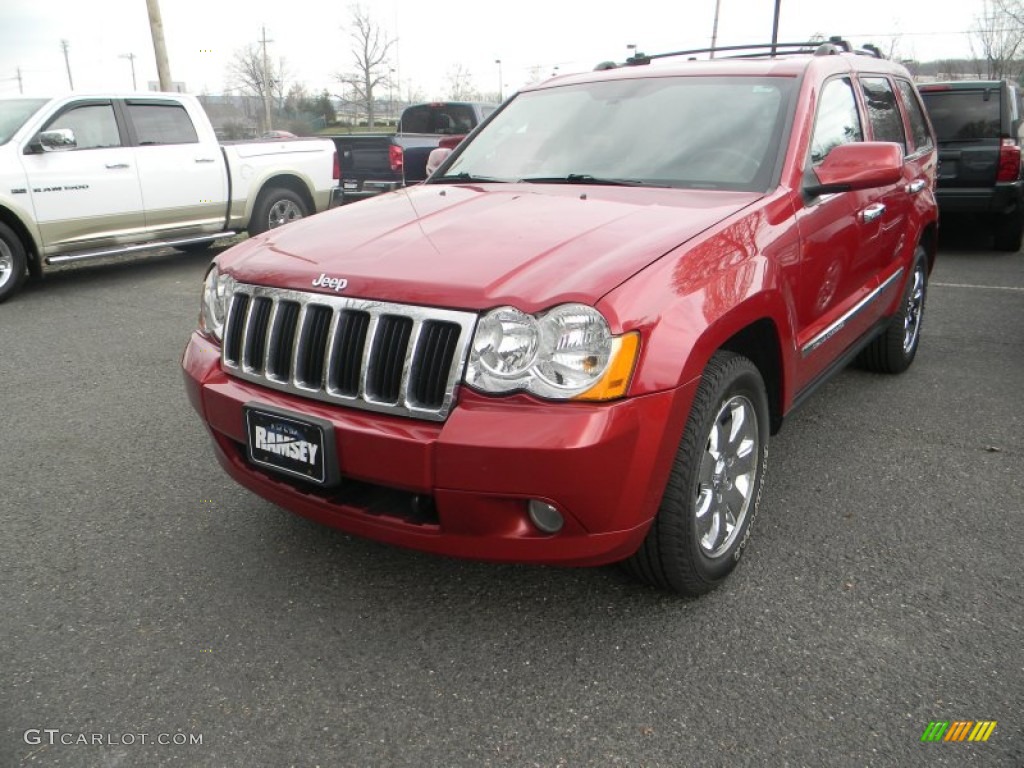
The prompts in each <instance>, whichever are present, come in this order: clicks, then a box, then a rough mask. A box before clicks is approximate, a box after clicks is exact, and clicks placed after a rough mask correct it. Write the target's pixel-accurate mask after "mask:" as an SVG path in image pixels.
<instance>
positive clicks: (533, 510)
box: [527, 499, 565, 533]
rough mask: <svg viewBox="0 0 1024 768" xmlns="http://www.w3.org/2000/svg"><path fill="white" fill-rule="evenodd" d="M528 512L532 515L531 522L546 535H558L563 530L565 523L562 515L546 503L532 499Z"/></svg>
mask: <svg viewBox="0 0 1024 768" xmlns="http://www.w3.org/2000/svg"><path fill="white" fill-rule="evenodd" d="M527 510H528V511H529V513H530V520H531V521H533V524H534V525H535V526H537V527H538V528H539V529H540V530H542V531H544V533H558V532H559V531H560V530H562V525H563V523H564V522H565V521H564V520H563V519H562V513H561V512H559V511H558V510H557V509H556V508H555V507H553V506H552V505H550V504H548V503H547V502H546V501H538V500H537V499H530V503H529V504H528V505H527Z"/></svg>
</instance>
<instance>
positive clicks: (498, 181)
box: [430, 171, 509, 184]
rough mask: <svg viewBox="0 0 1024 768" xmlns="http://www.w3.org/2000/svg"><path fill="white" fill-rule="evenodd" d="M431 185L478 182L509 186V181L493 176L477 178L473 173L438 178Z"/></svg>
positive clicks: (453, 174) (432, 180)
mask: <svg viewBox="0 0 1024 768" xmlns="http://www.w3.org/2000/svg"><path fill="white" fill-rule="evenodd" d="M430 181H431V183H437V182H439V181H442V182H443V181H470V182H472V181H476V182H481V183H482V182H488V183H493V184H507V183H508V182H509V179H496V178H494V177H493V176H475V175H473V174H472V173H466V172H465V171H463V172H462V173H452V174H449V175H445V176H438V177H436V178H433V179H431V180H430Z"/></svg>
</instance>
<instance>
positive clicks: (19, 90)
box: [18, 67, 25, 93]
mask: <svg viewBox="0 0 1024 768" xmlns="http://www.w3.org/2000/svg"><path fill="white" fill-rule="evenodd" d="M18 93H25V89H24V88H23V87H22V85H21V67H18Z"/></svg>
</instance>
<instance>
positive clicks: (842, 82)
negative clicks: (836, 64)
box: [811, 77, 864, 165]
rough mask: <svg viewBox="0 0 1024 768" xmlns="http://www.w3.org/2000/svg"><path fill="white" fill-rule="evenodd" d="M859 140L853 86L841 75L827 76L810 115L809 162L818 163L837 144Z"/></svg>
mask: <svg viewBox="0 0 1024 768" xmlns="http://www.w3.org/2000/svg"><path fill="white" fill-rule="evenodd" d="M863 140H864V131H863V130H862V129H861V125H860V116H859V115H858V114H857V99H856V98H854V95H853V86H852V85H851V84H850V81H849V80H848V79H847V78H845V77H844V78H840V79H838V80H829V81H828V82H827V83H825V87H824V88H823V89H822V91H821V103H820V104H819V105H818V114H817V115H816V116H815V118H814V136H813V137H812V139H811V162H812V163H813V164H814V165H819V164H820V163H821V162H822V161H823V160H824V159H825V158H826V157H828V153H829V152H831V151H832V150H833V149H835V148H836V147H838V146H839V145H840V144H849V143H850V142H852V141H863Z"/></svg>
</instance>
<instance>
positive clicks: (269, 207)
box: [249, 187, 309, 235]
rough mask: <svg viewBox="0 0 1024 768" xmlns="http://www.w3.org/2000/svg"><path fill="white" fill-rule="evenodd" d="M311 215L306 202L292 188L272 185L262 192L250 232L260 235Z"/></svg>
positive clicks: (254, 210) (254, 209) (251, 220)
mask: <svg viewBox="0 0 1024 768" xmlns="http://www.w3.org/2000/svg"><path fill="white" fill-rule="evenodd" d="M308 215H309V209H308V208H306V203H305V202H304V201H303V200H302V198H301V197H299V196H298V195H297V194H295V193H294V192H292V191H291V190H290V189H284V188H283V187H270V188H269V189H265V190H263V191H262V192H260V196H259V199H258V200H257V201H256V206H255V207H254V208H253V211H252V219H250V221H249V234H250V235H259V234H261V233H263V232H266V231H267V230H268V229H275V228H277V227H280V226H283V225H285V224H287V223H289V222H291V221H295V220H297V219H301V218H304V217H306V216H308Z"/></svg>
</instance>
